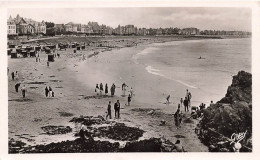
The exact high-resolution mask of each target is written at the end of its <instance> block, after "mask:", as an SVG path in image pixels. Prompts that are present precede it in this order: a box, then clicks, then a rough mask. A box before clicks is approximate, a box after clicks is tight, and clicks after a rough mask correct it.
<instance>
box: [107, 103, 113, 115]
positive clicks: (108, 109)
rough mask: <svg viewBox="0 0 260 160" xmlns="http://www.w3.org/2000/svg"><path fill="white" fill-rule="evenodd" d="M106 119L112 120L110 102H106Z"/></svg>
mask: <svg viewBox="0 0 260 160" xmlns="http://www.w3.org/2000/svg"><path fill="white" fill-rule="evenodd" d="M107 117H109V119H111V118H112V116H111V101H109V102H108V106H107V115H106V119H107Z"/></svg>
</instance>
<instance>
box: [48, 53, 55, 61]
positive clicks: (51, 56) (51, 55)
mask: <svg viewBox="0 0 260 160" xmlns="http://www.w3.org/2000/svg"><path fill="white" fill-rule="evenodd" d="M48 61H49V62H54V55H53V54H48Z"/></svg>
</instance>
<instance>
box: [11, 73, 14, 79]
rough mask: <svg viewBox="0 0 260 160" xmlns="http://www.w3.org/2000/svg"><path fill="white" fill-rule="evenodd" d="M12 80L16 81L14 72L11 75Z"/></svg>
mask: <svg viewBox="0 0 260 160" xmlns="http://www.w3.org/2000/svg"><path fill="white" fill-rule="evenodd" d="M11 76H12V80H14V72H12V73H11Z"/></svg>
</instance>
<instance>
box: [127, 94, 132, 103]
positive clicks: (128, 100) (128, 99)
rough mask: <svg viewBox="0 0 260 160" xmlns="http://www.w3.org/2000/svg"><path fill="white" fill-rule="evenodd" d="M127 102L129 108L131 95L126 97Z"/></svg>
mask: <svg viewBox="0 0 260 160" xmlns="http://www.w3.org/2000/svg"><path fill="white" fill-rule="evenodd" d="M127 102H128V104H127V105H128V106H130V102H131V95H130V94H129V95H128V98H127Z"/></svg>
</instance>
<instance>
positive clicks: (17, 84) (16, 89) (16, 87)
mask: <svg viewBox="0 0 260 160" xmlns="http://www.w3.org/2000/svg"><path fill="white" fill-rule="evenodd" d="M14 87H15V91H16V92H18V89H19V87H20V83H16V84H15V86H14Z"/></svg>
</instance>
